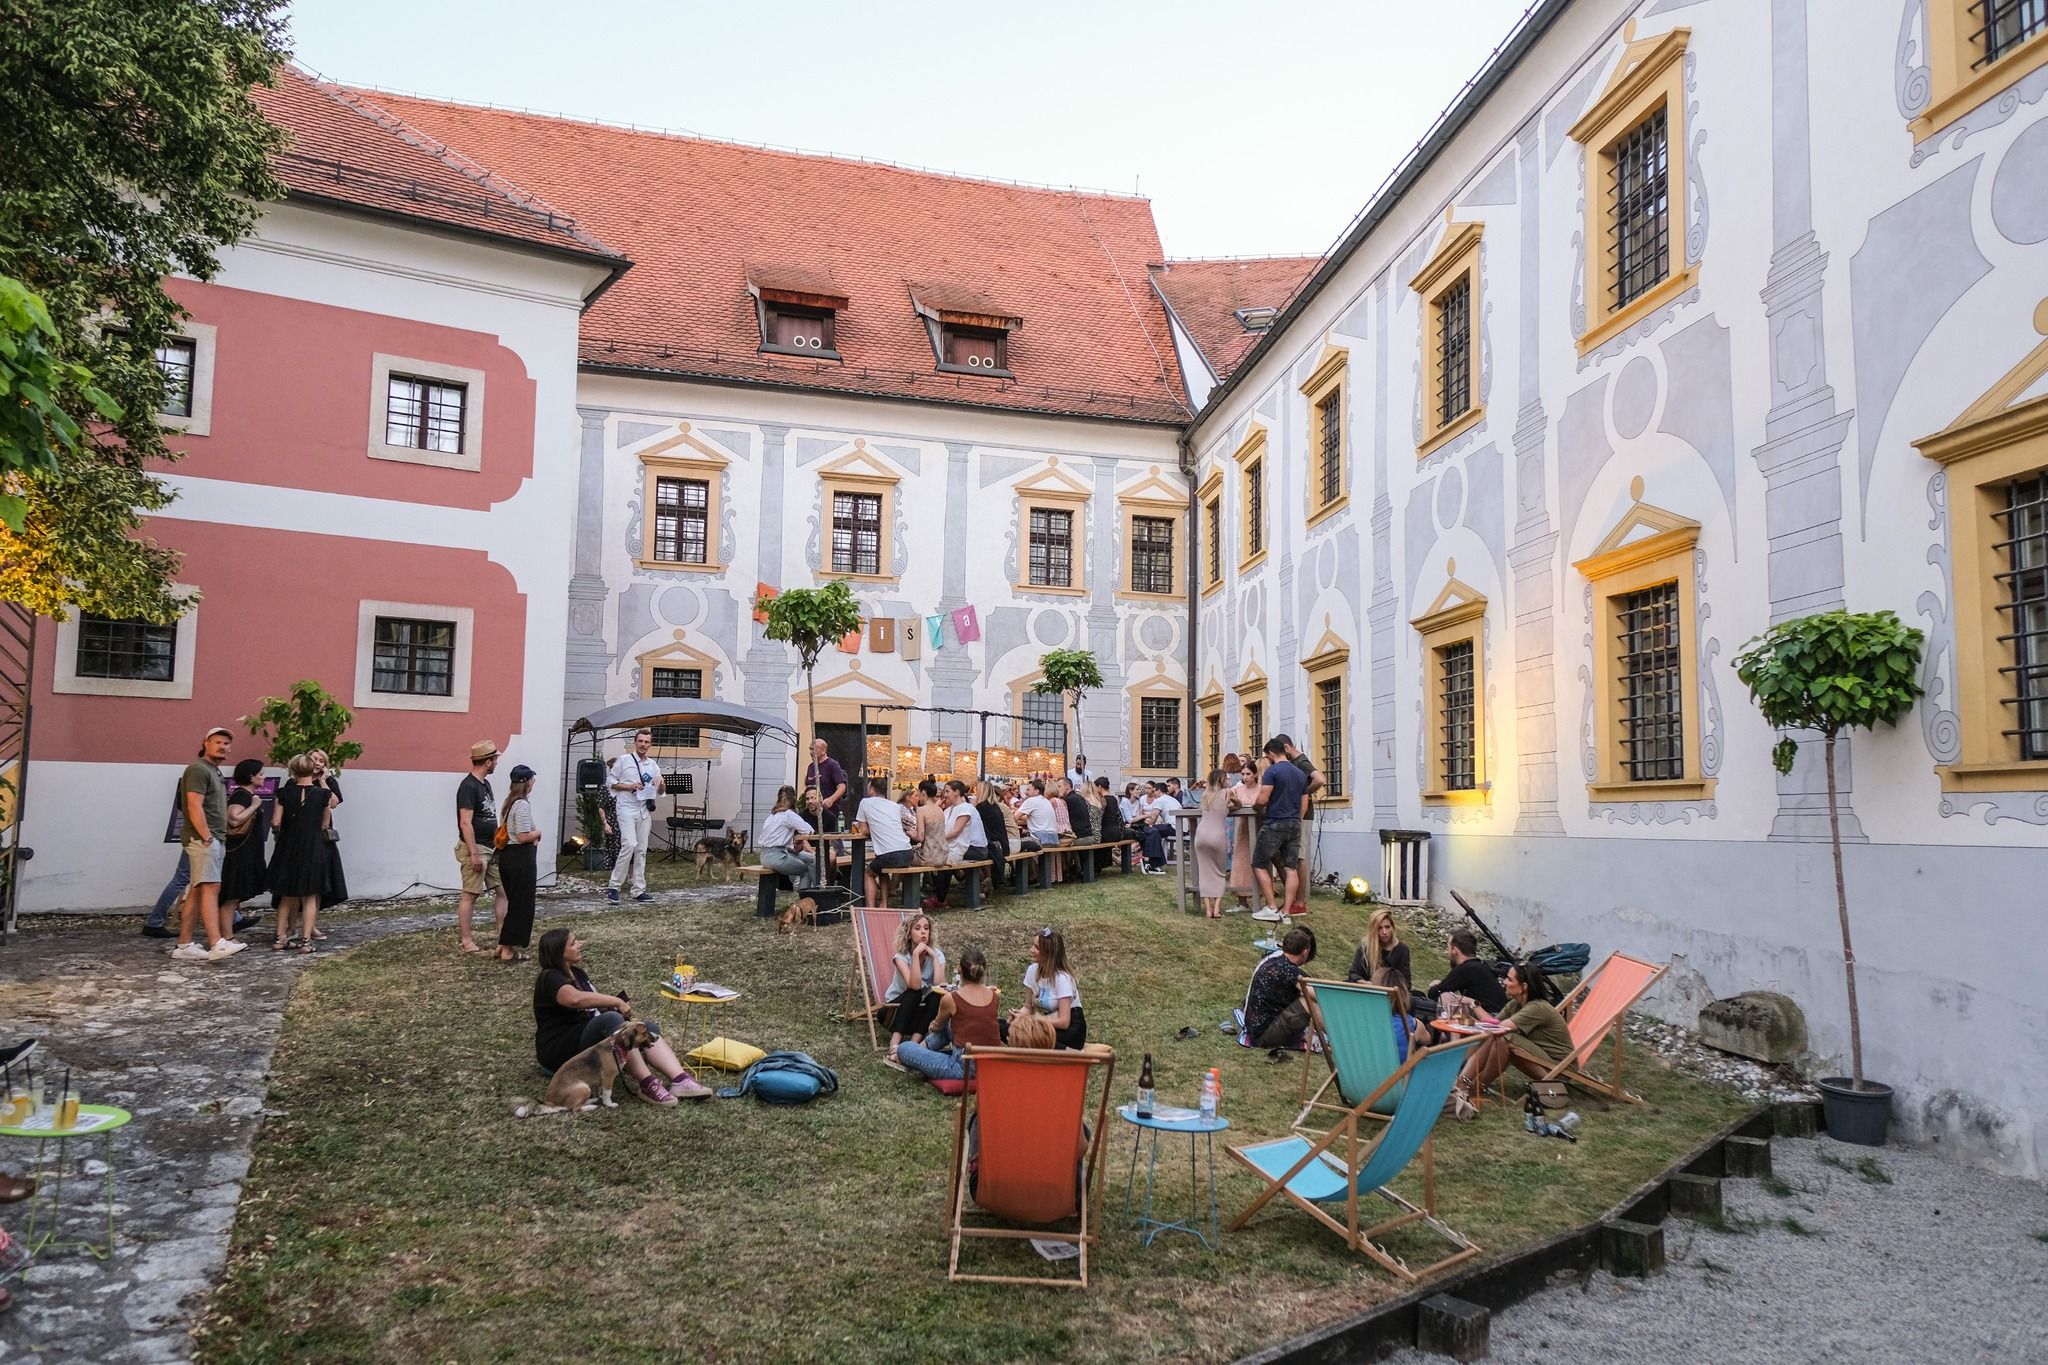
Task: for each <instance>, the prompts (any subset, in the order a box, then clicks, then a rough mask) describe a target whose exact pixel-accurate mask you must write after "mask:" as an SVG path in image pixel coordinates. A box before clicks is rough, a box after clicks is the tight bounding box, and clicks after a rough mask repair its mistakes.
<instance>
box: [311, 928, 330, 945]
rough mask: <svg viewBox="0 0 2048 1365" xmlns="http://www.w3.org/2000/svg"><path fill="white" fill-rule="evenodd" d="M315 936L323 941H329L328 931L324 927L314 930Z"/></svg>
mask: <svg viewBox="0 0 2048 1365" xmlns="http://www.w3.org/2000/svg"><path fill="white" fill-rule="evenodd" d="M313 937H314V938H317V939H319V940H320V941H321V942H323V943H324V942H326V941H327V933H326V931H325V930H323V929H315V930H314V931H313Z"/></svg>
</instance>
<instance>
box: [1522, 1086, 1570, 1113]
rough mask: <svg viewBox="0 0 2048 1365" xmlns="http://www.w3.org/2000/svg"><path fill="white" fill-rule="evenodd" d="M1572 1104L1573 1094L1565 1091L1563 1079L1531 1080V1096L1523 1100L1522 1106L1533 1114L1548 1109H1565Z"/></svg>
mask: <svg viewBox="0 0 2048 1365" xmlns="http://www.w3.org/2000/svg"><path fill="white" fill-rule="evenodd" d="M1570 1104H1571V1096H1570V1095H1568V1094H1567V1093H1565V1088H1564V1082H1563V1081H1531V1082H1529V1098H1528V1099H1526V1100H1524V1101H1522V1107H1523V1108H1524V1109H1525V1110H1527V1111H1528V1112H1529V1113H1532V1114H1540V1113H1542V1112H1543V1111H1545V1110H1547V1109H1563V1108H1566V1107H1567V1106H1569V1105H1570Z"/></svg>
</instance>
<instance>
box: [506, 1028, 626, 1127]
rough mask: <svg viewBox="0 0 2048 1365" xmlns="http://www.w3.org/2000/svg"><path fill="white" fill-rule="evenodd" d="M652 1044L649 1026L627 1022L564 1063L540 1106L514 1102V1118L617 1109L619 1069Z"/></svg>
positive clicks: (528, 1102)
mask: <svg viewBox="0 0 2048 1365" xmlns="http://www.w3.org/2000/svg"><path fill="white" fill-rule="evenodd" d="M653 1041H654V1035H653V1034H651V1033H649V1032H648V1031H647V1025H645V1024H643V1023H641V1022H640V1021H639V1020H638V1019H634V1020H630V1021H628V1022H627V1024H626V1025H625V1027H623V1028H621V1029H620V1030H619V1031H618V1032H617V1033H614V1034H613V1035H612V1036H611V1037H609V1038H606V1039H604V1040H602V1041H601V1042H596V1043H592V1044H591V1045H590V1046H589V1047H587V1048H584V1049H583V1051H581V1052H579V1053H577V1054H576V1055H575V1056H574V1057H571V1058H570V1059H569V1060H568V1061H566V1062H564V1063H562V1066H561V1069H560V1070H558V1071H556V1072H555V1074H554V1076H553V1077H552V1078H551V1079H550V1080H549V1081H548V1088H547V1093H546V1094H544V1095H542V1096H541V1101H540V1103H539V1104H535V1103H534V1102H533V1101H532V1100H526V1099H522V1100H515V1101H514V1102H513V1108H512V1117H513V1118H515V1119H523V1118H533V1117H537V1116H539V1115H541V1114H562V1113H568V1112H571V1111H576V1112H583V1113H588V1112H589V1111H590V1110H592V1109H595V1108H597V1107H598V1106H599V1105H600V1104H601V1105H603V1106H604V1107H605V1108H607V1109H616V1108H618V1107H619V1102H618V1101H617V1100H615V1099H613V1098H612V1085H613V1083H614V1082H616V1081H617V1080H618V1079H619V1068H620V1066H621V1065H622V1062H623V1058H624V1056H625V1054H626V1052H627V1051H629V1050H638V1049H640V1048H643V1047H646V1046H647V1045H648V1044H649V1043H651V1042H653Z"/></svg>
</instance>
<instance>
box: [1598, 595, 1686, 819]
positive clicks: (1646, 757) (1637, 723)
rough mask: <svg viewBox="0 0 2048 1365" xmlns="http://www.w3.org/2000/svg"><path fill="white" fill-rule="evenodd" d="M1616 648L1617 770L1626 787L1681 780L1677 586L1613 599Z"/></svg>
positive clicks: (1681, 704)
mask: <svg viewBox="0 0 2048 1365" xmlns="http://www.w3.org/2000/svg"><path fill="white" fill-rule="evenodd" d="M1616 605H1617V606H1618V608H1619V611H1618V612H1617V613H1616V620H1615V623H1616V625H1617V627H1618V628H1619V635H1618V637H1617V638H1618V639H1619V641H1620V644H1621V686H1620V688H1619V696H1620V702H1621V753H1622V759H1621V767H1622V773H1623V774H1624V776H1625V777H1626V779H1627V780H1628V781H1630V782H1675V781H1678V780H1680V779H1682V778H1684V776H1685V705H1684V699H1683V698H1682V697H1681V696H1680V695H1679V690H1678V688H1679V675H1678V628H1679V622H1678V584H1676V583H1659V584H1657V585H1656V586H1655V587H1651V588H1644V589H1642V590H1641V591H1639V592H1631V593H1624V594H1622V596H1621V597H1620V598H1619V599H1617V602H1616Z"/></svg>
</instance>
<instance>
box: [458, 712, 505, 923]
mask: <svg viewBox="0 0 2048 1365" xmlns="http://www.w3.org/2000/svg"><path fill="white" fill-rule="evenodd" d="M497 767H498V746H497V745H496V744H493V743H492V742H491V741H490V740H488V739H480V740H478V741H477V742H476V743H474V744H472V745H470V746H469V774H468V776H466V777H464V778H463V779H462V783H461V785H460V786H458V787H456V789H455V863H456V866H457V868H458V869H459V870H460V872H461V876H462V895H461V896H460V897H458V898H457V899H456V902H455V932H456V935H457V937H458V938H459V939H460V941H461V943H462V951H463V952H465V953H474V952H480V951H482V950H481V949H479V948H478V947H477V946H476V939H475V938H473V937H472V936H471V935H470V930H469V916H470V912H471V911H473V910H475V909H476V898H477V897H478V896H481V895H482V894H483V893H484V892H486V891H489V890H492V889H494V888H495V887H496V886H497V884H498V868H497V864H496V863H494V862H492V861H491V846H492V845H493V844H494V843H496V842H497V835H498V808H497V806H496V805H494V804H493V803H492V801H491V782H490V777H491V774H492V773H493V772H495V771H496V770H497ZM497 910H498V918H499V920H500V921H503V919H504V918H505V902H504V898H503V897H502V896H501V897H500V898H499V899H498V906H497Z"/></svg>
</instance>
